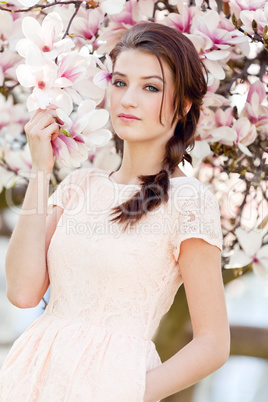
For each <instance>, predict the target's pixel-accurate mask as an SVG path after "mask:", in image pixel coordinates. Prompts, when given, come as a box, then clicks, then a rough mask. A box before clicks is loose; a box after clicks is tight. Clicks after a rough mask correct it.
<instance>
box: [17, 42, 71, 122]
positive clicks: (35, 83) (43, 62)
mask: <svg viewBox="0 0 268 402" xmlns="http://www.w3.org/2000/svg"><path fill="white" fill-rule="evenodd" d="M26 63H27V64H20V65H19V66H18V67H17V69H16V73H17V77H18V81H19V82H20V84H21V85H22V86H24V87H26V88H32V87H34V89H33V93H32V94H31V95H30V96H29V97H28V100H27V108H28V111H29V112H30V111H33V110H36V109H38V107H40V108H41V109H45V108H46V107H47V106H48V105H49V104H50V103H53V104H55V105H56V106H58V107H61V108H62V109H64V110H66V111H67V113H68V114H70V113H71V111H72V109H73V104H72V100H71V98H70V96H69V95H68V94H67V93H66V92H64V91H62V90H61V88H62V86H64V85H65V86H68V85H70V83H69V81H65V82H63V80H62V79H59V80H58V81H57V71H58V67H57V65H56V64H55V63H54V62H53V61H52V60H49V59H46V58H45V57H44V56H43V54H42V53H41V52H40V51H39V53H38V52H36V49H33V50H32V52H31V51H29V53H28V55H27V59H26Z"/></svg>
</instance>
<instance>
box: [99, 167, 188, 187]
mask: <svg viewBox="0 0 268 402" xmlns="http://www.w3.org/2000/svg"><path fill="white" fill-rule="evenodd" d="M113 173H114V170H112V171H107V182H108V183H109V185H111V186H112V187H118V188H124V189H127V188H129V189H134V188H136V189H140V188H141V185H140V184H121V183H117V182H116V181H115V180H114V179H113V178H112V176H111V175H112V174H113ZM191 178H194V177H191V176H190V177H189V176H179V177H172V178H171V179H170V182H171V184H172V183H173V182H176V180H180V179H191ZM112 179H113V180H112Z"/></svg>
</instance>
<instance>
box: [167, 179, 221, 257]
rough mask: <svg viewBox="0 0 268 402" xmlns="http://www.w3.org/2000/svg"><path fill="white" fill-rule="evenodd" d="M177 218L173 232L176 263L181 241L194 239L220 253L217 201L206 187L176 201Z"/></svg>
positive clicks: (219, 225) (219, 221)
mask: <svg viewBox="0 0 268 402" xmlns="http://www.w3.org/2000/svg"><path fill="white" fill-rule="evenodd" d="M177 208H178V210H177V217H176V225H175V230H174V231H173V240H172V243H173V255H174V257H175V260H176V261H178V257H179V254H180V245H181V242H182V241H183V240H186V239H190V238H191V237H196V238H200V239H203V240H205V241H206V242H208V243H210V244H212V245H214V246H217V247H218V248H219V249H220V250H221V251H222V243H223V236H222V229H221V218H220V209H219V204H218V201H217V199H216V197H215V195H214V194H213V193H212V192H211V191H210V190H209V189H208V188H207V187H206V186H204V185H203V186H202V187H201V190H200V191H197V192H195V193H192V194H191V195H190V196H186V197H185V196H184V197H179V200H177Z"/></svg>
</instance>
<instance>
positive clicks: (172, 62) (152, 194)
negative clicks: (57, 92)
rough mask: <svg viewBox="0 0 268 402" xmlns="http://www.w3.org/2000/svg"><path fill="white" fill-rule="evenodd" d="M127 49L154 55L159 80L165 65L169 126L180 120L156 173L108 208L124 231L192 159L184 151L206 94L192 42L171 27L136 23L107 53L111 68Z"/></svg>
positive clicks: (165, 194)
mask: <svg viewBox="0 0 268 402" xmlns="http://www.w3.org/2000/svg"><path fill="white" fill-rule="evenodd" d="M130 49H135V50H140V51H143V52H146V53H149V54H154V55H155V56H156V57H157V59H158V61H159V63H160V67H161V71H162V75H163V78H164V71H163V66H162V62H161V60H163V61H165V62H166V63H167V65H168V66H169V68H170V70H171V72H172V75H173V80H174V94H175V95H174V99H173V106H174V116H173V119H172V124H173V123H174V122H175V120H176V119H177V116H183V117H182V118H180V119H179V120H178V123H177V125H176V127H175V130H174V135H173V136H172V137H171V138H170V139H169V140H168V141H167V143H166V146H165V156H164V159H163V161H162V169H161V170H160V172H159V173H158V174H156V175H147V176H144V175H140V176H138V178H139V180H141V189H140V191H138V192H137V193H136V194H135V195H134V196H133V197H132V198H131V199H129V200H127V201H126V202H124V203H123V204H121V205H119V206H117V207H114V208H113V209H112V210H113V212H112V214H118V215H117V216H116V217H115V218H113V219H112V221H118V222H119V223H125V229H126V228H127V226H128V225H131V226H132V225H134V224H135V222H137V221H138V220H140V219H141V217H142V216H143V215H145V214H146V211H151V210H152V209H154V208H156V207H157V206H158V205H159V204H160V203H161V202H162V201H164V202H167V201H168V198H169V197H168V190H169V187H170V180H169V177H170V175H171V174H172V173H173V172H174V170H175V169H176V167H177V166H178V164H179V163H180V162H182V164H183V165H184V160H187V161H188V162H189V163H190V164H192V157H191V155H189V153H188V152H187V149H189V150H192V149H193V147H194V141H195V140H194V135H195V130H196V126H197V123H198V120H199V116H200V108H201V105H202V103H203V101H202V99H203V97H204V95H205V93H206V91H207V82H206V79H205V76H204V72H206V73H207V69H206V68H205V66H204V65H203V63H202V61H201V60H200V58H199V55H198V53H197V51H196V49H195V47H194V45H193V43H192V42H191V41H190V40H189V39H188V38H187V37H186V36H185V35H184V34H182V33H181V32H179V31H177V30H176V29H175V28H170V27H168V26H165V25H162V24H159V23H155V22H141V23H138V24H136V25H135V26H134V27H132V28H131V29H129V30H128V31H127V32H125V33H124V35H123V36H122V38H121V40H120V42H119V43H117V45H116V46H115V47H114V49H113V50H112V51H111V52H110V57H111V59H112V62H113V65H115V62H116V60H117V57H118V55H119V54H120V53H121V52H123V51H125V50H130ZM164 91H165V85H164V88H163V96H162V102H161V108H160V117H159V118H160V122H161V114H162V107H163V99H164ZM187 100H188V101H190V102H192V106H191V108H190V110H189V112H188V113H187V114H185V108H186V101H187ZM161 124H162V122H161ZM145 207H146V208H147V209H145ZM125 229H124V230H125Z"/></svg>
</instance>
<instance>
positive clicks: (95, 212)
mask: <svg viewBox="0 0 268 402" xmlns="http://www.w3.org/2000/svg"><path fill="white" fill-rule="evenodd" d="M108 174H109V172H107V171H103V170H101V169H96V168H82V169H77V170H75V171H73V172H71V173H69V174H68V175H67V176H66V177H65V179H64V180H63V181H62V182H61V183H60V184H59V186H58V188H57V190H56V191H55V192H54V193H53V194H52V195H51V196H50V198H49V200H48V205H53V204H54V205H59V206H61V207H62V208H64V212H63V214H62V216H61V218H60V220H59V223H58V226H57V228H56V231H55V233H54V236H53V237H52V239H51V243H50V246H49V249H48V254H47V261H48V269H49V276H50V286H51V294H50V300H49V304H48V306H47V309H46V312H48V313H51V314H53V315H56V316H59V317H62V318H65V319H71V320H79V321H82V322H86V323H88V324H92V325H97V326H103V327H106V328H109V329H111V330H112V329H114V330H119V331H123V332H125V333H131V334H135V335H137V336H140V337H143V338H145V339H151V338H152V337H153V335H154V333H155V331H156V329H157V327H158V325H159V323H160V320H161V318H162V317H163V315H164V314H165V313H166V312H167V311H168V310H169V309H170V307H171V305H172V303H173V300H174V297H175V295H176V292H177V290H178V288H179V286H180V285H181V284H182V277H181V275H180V267H179V264H178V257H179V252H180V244H181V242H182V241H183V240H185V239H187V238H190V237H198V238H202V239H204V240H205V241H207V242H209V243H210V244H212V245H215V246H217V247H218V248H219V249H220V250H222V231H221V223H220V213H219V206H218V202H217V200H216V197H215V195H214V194H213V193H212V192H211V191H210V190H209V189H208V188H207V187H206V186H205V185H204V184H202V183H201V182H200V181H199V180H197V179H196V178H193V177H178V178H174V179H171V187H170V190H169V195H170V197H169V201H168V203H167V204H161V205H160V206H159V207H158V208H156V209H155V210H153V211H151V212H149V213H148V214H147V215H146V216H143V217H142V219H141V220H140V221H139V222H138V223H137V224H136V226H135V228H132V229H127V230H126V232H125V233H123V231H122V227H121V226H120V225H119V224H118V223H111V222H110V219H111V217H110V216H109V214H110V213H111V208H112V206H115V205H119V204H121V203H122V202H123V201H125V200H126V199H127V198H128V197H130V195H132V194H134V193H135V192H136V191H137V190H138V189H139V186H138V185H122V184H117V183H115V182H114V181H113V180H111V179H110V178H109V177H108Z"/></svg>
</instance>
